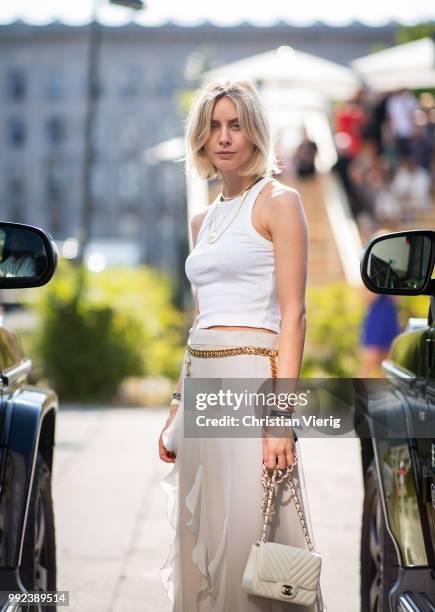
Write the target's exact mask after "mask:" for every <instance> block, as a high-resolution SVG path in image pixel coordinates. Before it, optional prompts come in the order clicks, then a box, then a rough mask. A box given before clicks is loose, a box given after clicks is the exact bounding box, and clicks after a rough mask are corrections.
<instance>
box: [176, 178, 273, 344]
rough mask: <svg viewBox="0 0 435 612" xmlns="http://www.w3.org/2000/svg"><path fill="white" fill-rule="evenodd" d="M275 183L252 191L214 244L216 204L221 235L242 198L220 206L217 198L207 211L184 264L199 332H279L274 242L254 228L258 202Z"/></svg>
mask: <svg viewBox="0 0 435 612" xmlns="http://www.w3.org/2000/svg"><path fill="white" fill-rule="evenodd" d="M271 180H273V179H272V178H270V177H264V178H262V179H260V180H259V181H258V182H257V183H256V184H255V185H254V186H253V187H251V189H250V191H249V193H248V195H247V196H246V199H245V201H244V202H243V204H242V207H241V209H240V210H239V213H238V215H237V217H236V218H235V220H234V221H233V222H232V224H231V225H230V226H229V227H228V229H226V230H225V232H224V233H223V234H222V236H220V237H219V238H218V240H217V241H216V242H214V243H213V244H209V243H208V241H207V235H208V231H209V226H210V219H211V216H212V214H213V211H214V210H215V208H216V206H217V208H218V210H217V211H216V216H215V219H214V224H213V225H214V227H215V228H217V232H218V234H219V233H220V232H221V231H222V230H223V228H224V227H226V226H227V225H228V223H229V221H230V219H231V218H232V217H233V216H234V214H235V212H236V208H237V207H238V206H240V198H236V199H234V200H231V201H229V202H220V201H219V196H218V197H217V198H216V200H215V201H214V202H213V203H212V204H210V206H209V207H208V210H207V214H206V216H205V218H204V219H203V221H202V225H201V228H200V230H199V234H198V237H197V241H196V245H195V248H194V249H192V251H191V253H190V254H189V255H188V257H187V259H186V262H185V271H186V275H187V278H188V279H189V280H190V282H191V283H192V285H194V287H196V289H197V295H198V306H199V316H198V320H197V325H196V328H195V329H201V328H206V327H211V326H212V325H234V326H248V327H264V328H266V329H271V330H273V331H275V332H279V328H280V322H281V312H280V308H279V304H278V300H277V292H276V280H275V254H274V248H273V243H272V241H270V240H268V239H267V238H264V237H263V236H261V235H260V234H259V233H258V232H257V230H256V229H255V228H254V226H253V224H252V210H253V207H254V203H255V200H256V198H257V196H258V194H259V193H260V191H261V190H262V188H263V187H264V186H265V185H266V184H267V183H268V182H269V181H271ZM224 219H225V221H224Z"/></svg>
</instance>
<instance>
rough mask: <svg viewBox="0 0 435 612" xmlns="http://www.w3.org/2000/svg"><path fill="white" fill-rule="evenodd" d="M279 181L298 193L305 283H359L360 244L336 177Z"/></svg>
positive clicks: (312, 284) (326, 176) (293, 178)
mask: <svg viewBox="0 0 435 612" xmlns="http://www.w3.org/2000/svg"><path fill="white" fill-rule="evenodd" d="M280 180H282V182H283V183H285V184H288V185H289V186H290V187H293V188H294V189H296V190H297V191H298V192H299V193H300V195H301V200H302V204H303V207H304V211H305V215H306V217H307V222H308V236H309V246H308V286H316V287H318V286H323V285H328V284H329V283H334V282H337V281H347V282H349V283H351V284H352V285H359V284H360V282H361V281H360V277H359V255H360V252H361V243H360V239H359V234H358V231H357V228H356V225H355V224H354V222H353V219H352V216H351V214H350V211H348V210H347V209H346V203H345V202H343V201H342V195H341V193H340V191H339V185H337V180H336V178H335V177H334V176H332V175H331V174H329V173H325V174H317V175H316V176H314V177H312V178H309V179H297V178H296V177H292V178H291V179H289V180H285V179H281V178H280ZM340 200H341V201H340Z"/></svg>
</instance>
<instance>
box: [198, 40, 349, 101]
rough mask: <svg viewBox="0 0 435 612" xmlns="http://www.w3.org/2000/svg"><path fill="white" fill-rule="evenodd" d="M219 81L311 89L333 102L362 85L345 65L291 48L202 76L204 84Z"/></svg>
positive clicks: (259, 56)
mask: <svg viewBox="0 0 435 612" xmlns="http://www.w3.org/2000/svg"><path fill="white" fill-rule="evenodd" d="M216 78H225V79H247V80H249V81H253V82H255V81H257V82H258V81H261V82H262V83H265V84H268V85H273V86H277V85H279V86H281V87H286V88H287V89H288V88H290V87H297V88H304V89H310V90H313V91H316V92H318V93H319V94H322V95H324V96H325V97H326V98H328V99H330V100H347V99H349V98H351V97H352V96H354V95H355V93H356V92H357V91H358V88H359V86H360V84H359V81H358V78H357V77H356V76H355V74H354V73H353V72H352V70H350V69H349V68H347V67H346V66H342V65H341V64H337V63H335V62H331V61H329V60H326V59H323V58H322V57H318V56H316V55H312V54H310V53H304V52H303V51H297V50H296V49H293V48H291V47H288V46H281V47H278V48H277V49H273V50H272V51H267V52H266V53H260V54H258V55H252V56H251V57H247V58H246V59H242V60H239V61H237V62H231V63H230V64H225V65H224V66H219V68H215V69H213V70H209V71H208V72H206V73H205V74H204V75H203V80H205V81H209V80H211V79H216Z"/></svg>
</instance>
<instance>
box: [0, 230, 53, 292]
mask: <svg viewBox="0 0 435 612" xmlns="http://www.w3.org/2000/svg"><path fill="white" fill-rule="evenodd" d="M57 257H58V253H57V247H56V244H55V242H54V241H53V239H52V237H51V236H50V234H48V233H47V232H44V230H42V229H41V228H39V227H34V226H31V225H27V224H23V223H0V289H7V288H15V289H17V288H22V287H39V286H41V285H45V284H46V283H48V281H49V280H50V279H51V277H52V276H53V274H54V272H55V270H56V265H57Z"/></svg>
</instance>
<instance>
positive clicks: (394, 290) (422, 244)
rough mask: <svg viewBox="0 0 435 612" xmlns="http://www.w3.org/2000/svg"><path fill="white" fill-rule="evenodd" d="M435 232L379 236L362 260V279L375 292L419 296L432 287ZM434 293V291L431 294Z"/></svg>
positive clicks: (419, 231)
mask: <svg viewBox="0 0 435 612" xmlns="http://www.w3.org/2000/svg"><path fill="white" fill-rule="evenodd" d="M434 246H435V232H433V231H431V230H408V231H402V232H395V233H393V234H385V235H383V236H377V237H376V238H374V239H373V240H371V241H369V242H368V244H367V246H366V247H365V250H364V252H363V255H362V258H361V278H362V280H363V282H364V285H365V286H366V287H367V289H370V291H373V292H374V293H388V294H391V295H419V294H422V293H425V292H426V290H427V289H428V287H431V289H432V288H433V284H434V283H433V281H432V283H431V275H432V271H433V267H434V255H435V249H434ZM429 293H432V290H431V291H429Z"/></svg>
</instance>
